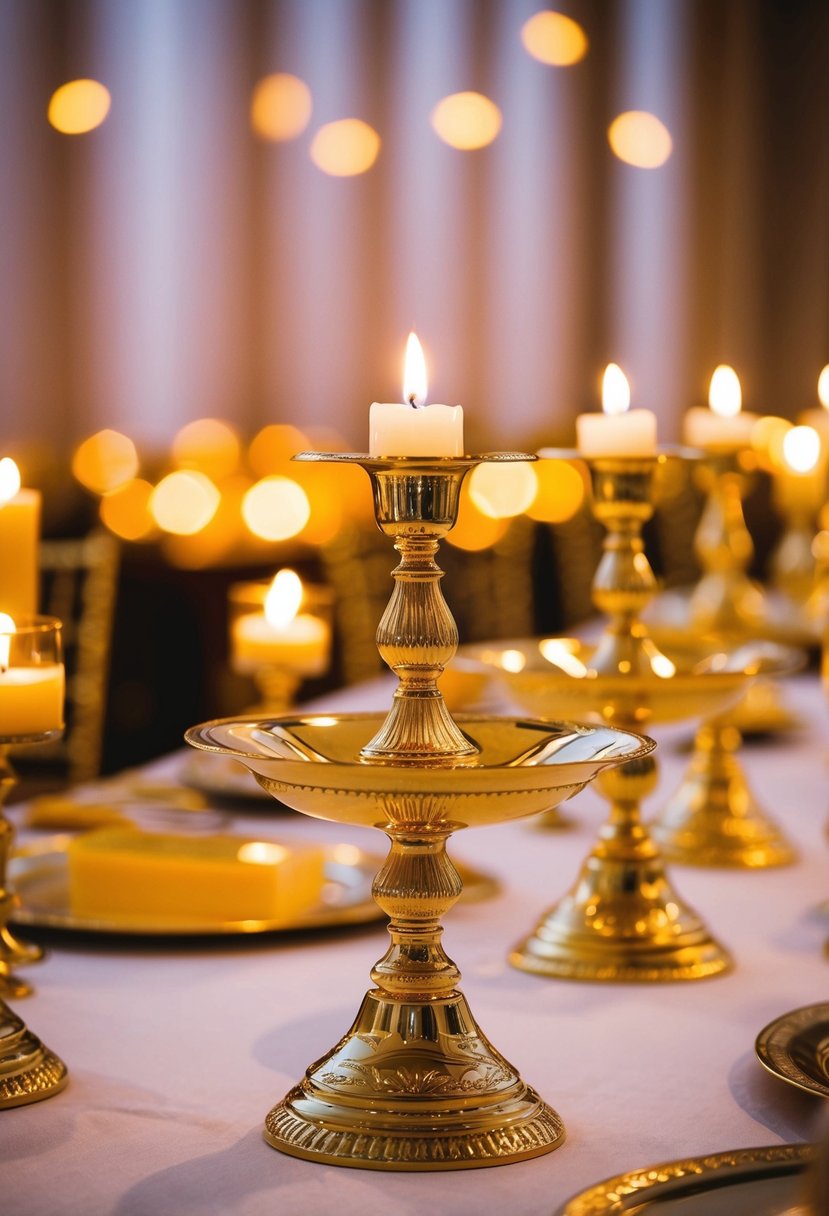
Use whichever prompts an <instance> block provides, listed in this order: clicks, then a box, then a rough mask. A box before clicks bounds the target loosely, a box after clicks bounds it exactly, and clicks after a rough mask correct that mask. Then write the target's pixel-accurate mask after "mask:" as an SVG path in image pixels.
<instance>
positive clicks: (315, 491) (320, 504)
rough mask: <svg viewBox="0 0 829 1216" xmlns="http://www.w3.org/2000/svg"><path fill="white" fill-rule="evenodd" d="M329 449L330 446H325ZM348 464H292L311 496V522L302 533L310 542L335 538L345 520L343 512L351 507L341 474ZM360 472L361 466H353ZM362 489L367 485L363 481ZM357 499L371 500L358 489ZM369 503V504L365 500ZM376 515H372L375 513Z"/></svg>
mask: <svg viewBox="0 0 829 1216" xmlns="http://www.w3.org/2000/svg"><path fill="white" fill-rule="evenodd" d="M325 450H326V451H329V450H330V449H328V448H326V449H325ZM344 468H345V466H343V465H339V466H337V467H336V468H332V467H331V466H330V465H324V464H301V463H294V464H293V465H292V466H291V478H292V480H294V481H296V482H297V483H298V484H299V485H300V486H302V489H303V490H304V491H305V497H306V498H307V499H308V507H309V516H308V522H307V523H306V525H305V527H304V528H303V529H302V532H301V533H300V534H299V535H300V538H301V539H302V540H303V541H305V542H306V543H307V544H309V545H326V544H328V542H329V541H331V540H333V539H334V537H335V536H336V535H337V533H338V532H339V530H340V528H341V527H342V523H343V513H344V511H345V510H346V508H347V507H348V505H349V504H348V502H347V496H348V490H347V489H346V487H345V486H344V484H343V479H342V477H340V476H339V474H341V473H342V472H343V471H344ZM349 471H350V472H359V473H361V472H362V470H361V469H356V470H354V469H352V470H349ZM360 489H362V490H364V489H365V487H363V486H362V485H361V487H360ZM356 497H357V498H358V499H363V500H367V499H368V500H369V501H370V496H369V495H367V494H365V493H362V494H361V493H360V492H359V491H358V492H357V495H356ZM366 505H367V504H366ZM372 518H373V517H372Z"/></svg>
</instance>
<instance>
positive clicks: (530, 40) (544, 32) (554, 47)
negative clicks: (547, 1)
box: [521, 10, 588, 68]
mask: <svg viewBox="0 0 829 1216" xmlns="http://www.w3.org/2000/svg"><path fill="white" fill-rule="evenodd" d="M521 41H522V42H523V44H524V48H525V49H526V50H527V51H528V52H529V53H530V55H532V56H533V58H534V59H538V60H540V61H541V63H549V64H550V65H551V66H553V67H557V68H566V67H569V66H570V64H572V63H578V62H579V60H580V59H583V58H584V56H585V55H586V54H587V45H588V44H587V35H586V34H585V32H584V30H583V29H582V27H581V26H580V25H579V23H578V22H577V21H574V20H573V19H572V17H565V15H564V13H554V12H551V11H549V10H547V11H545V12H541V13H536V14H535V16H534V17H530V19H529V21H525V22H524V25H523V26H522V29H521Z"/></svg>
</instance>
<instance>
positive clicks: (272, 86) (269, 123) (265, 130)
mask: <svg viewBox="0 0 829 1216" xmlns="http://www.w3.org/2000/svg"><path fill="white" fill-rule="evenodd" d="M312 108H313V103H312V100H311V90H310V89H309V88H308V85H307V84H306V83H305V81H304V80H300V78H299V77H298V76H292V75H291V74H290V72H272V73H271V74H270V75H269V76H264V77H263V78H262V79H261V80H260V81H259V83H258V84H257V85H256V88H255V89H254V90H253V97H252V98H251V103H250V123H251V126H252V127H253V129H254V131H255V132H256V134H257V135H260V136H261V137H262V139H269V140H275V141H277V142H281V141H283V140H287V139H296V137H297V136H298V135H301V134H302V132H303V131H304V130H305V128H306V127H307V126H308V123H309V122H310V121H311V110H312Z"/></svg>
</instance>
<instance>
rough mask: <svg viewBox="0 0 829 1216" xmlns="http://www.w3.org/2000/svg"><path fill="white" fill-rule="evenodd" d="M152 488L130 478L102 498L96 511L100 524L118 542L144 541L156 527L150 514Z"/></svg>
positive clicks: (139, 480)
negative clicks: (98, 514) (117, 539)
mask: <svg viewBox="0 0 829 1216" xmlns="http://www.w3.org/2000/svg"><path fill="white" fill-rule="evenodd" d="M152 492H153V487H152V486H151V485H150V483H149V482H148V481H143V480H142V479H141V478H134V479H133V480H132V481H128V482H126V483H125V484H124V485H122V486H119V487H118V489H117V490H112V491H110V493H109V494H104V496H103V498H102V499H101V505H100V508H99V511H100V516H101V519H102V521H103V523H104V524H105V525H106V527H107V528H109V530H110V532H113V533H114V534H115V535H116V536H120V538H121V540H133V541H135V540H144V539H145V538H146V537H148V536H150V535H151V534H152V533H153V532H155V529H156V524H155V520H154V519H153V517H152V514H151V512H150V495H151V494H152Z"/></svg>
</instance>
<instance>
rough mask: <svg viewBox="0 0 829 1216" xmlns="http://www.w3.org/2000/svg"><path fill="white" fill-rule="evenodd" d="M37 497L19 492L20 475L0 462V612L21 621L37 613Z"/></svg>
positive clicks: (7, 459) (12, 465)
mask: <svg viewBox="0 0 829 1216" xmlns="http://www.w3.org/2000/svg"><path fill="white" fill-rule="evenodd" d="M39 534H40V494H39V493H38V491H37V490H21V488H20V472H19V470H18V468H17V465H16V464H15V462H14V461H13V460H12V459H11V458H10V457H8V456H4V457H3V459H2V460H0V557H1V558H2V560H1V561H0V612H7V613H9V614H10V615H11V616H12V617H15V618H17V619H22V618H23V617H30V616H34V614H35V613H36V612H37V573H38V565H37V546H38V539H39Z"/></svg>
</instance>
